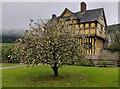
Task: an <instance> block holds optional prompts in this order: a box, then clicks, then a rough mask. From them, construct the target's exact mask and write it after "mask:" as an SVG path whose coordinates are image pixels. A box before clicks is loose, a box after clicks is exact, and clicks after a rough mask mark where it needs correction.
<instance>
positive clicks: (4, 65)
mask: <svg viewBox="0 0 120 89" xmlns="http://www.w3.org/2000/svg"><path fill="white" fill-rule="evenodd" d="M0 66H2V67H9V66H20V64H5V63H3V64H0Z"/></svg>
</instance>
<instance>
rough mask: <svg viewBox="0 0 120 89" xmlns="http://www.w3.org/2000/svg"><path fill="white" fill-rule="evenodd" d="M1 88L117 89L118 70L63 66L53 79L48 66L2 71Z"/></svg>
mask: <svg viewBox="0 0 120 89" xmlns="http://www.w3.org/2000/svg"><path fill="white" fill-rule="evenodd" d="M2 74H3V78H2V80H3V81H2V84H3V87H118V68H115V67H114V68H98V67H81V66H65V67H63V68H60V69H59V77H53V71H52V69H51V68H49V67H48V66H43V65H40V66H35V67H28V68H14V69H5V70H2Z"/></svg>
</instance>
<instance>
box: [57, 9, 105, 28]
mask: <svg viewBox="0 0 120 89" xmlns="http://www.w3.org/2000/svg"><path fill="white" fill-rule="evenodd" d="M66 11H68V12H69V13H70V14H72V15H73V17H74V19H80V23H83V22H90V21H98V20H99V18H100V15H101V13H102V12H103V17H104V20H105V25H106V26H107V23H106V18H105V13H104V9H103V8H99V9H93V10H86V11H85V12H84V13H82V12H81V11H79V12H75V13H73V12H72V11H70V10H69V9H67V8H65V10H64V11H63V13H62V14H61V15H60V16H59V17H58V19H59V18H61V17H62V16H63V15H64V13H65V12H66Z"/></svg>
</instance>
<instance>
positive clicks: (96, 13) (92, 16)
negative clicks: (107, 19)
mask: <svg viewBox="0 0 120 89" xmlns="http://www.w3.org/2000/svg"><path fill="white" fill-rule="evenodd" d="M102 11H103V8H100V9H93V10H86V11H85V12H84V13H81V11H79V12H76V13H74V16H75V17H76V18H77V19H80V22H81V23H82V22H89V21H98V19H99V17H100V14H101V12H102Z"/></svg>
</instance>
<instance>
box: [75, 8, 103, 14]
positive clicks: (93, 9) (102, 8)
mask: <svg viewBox="0 0 120 89" xmlns="http://www.w3.org/2000/svg"><path fill="white" fill-rule="evenodd" d="M100 9H104V8H97V9H90V10H86V11H95V10H100ZM79 12H81V11H78V12H73V13H74V14H76V13H79Z"/></svg>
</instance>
